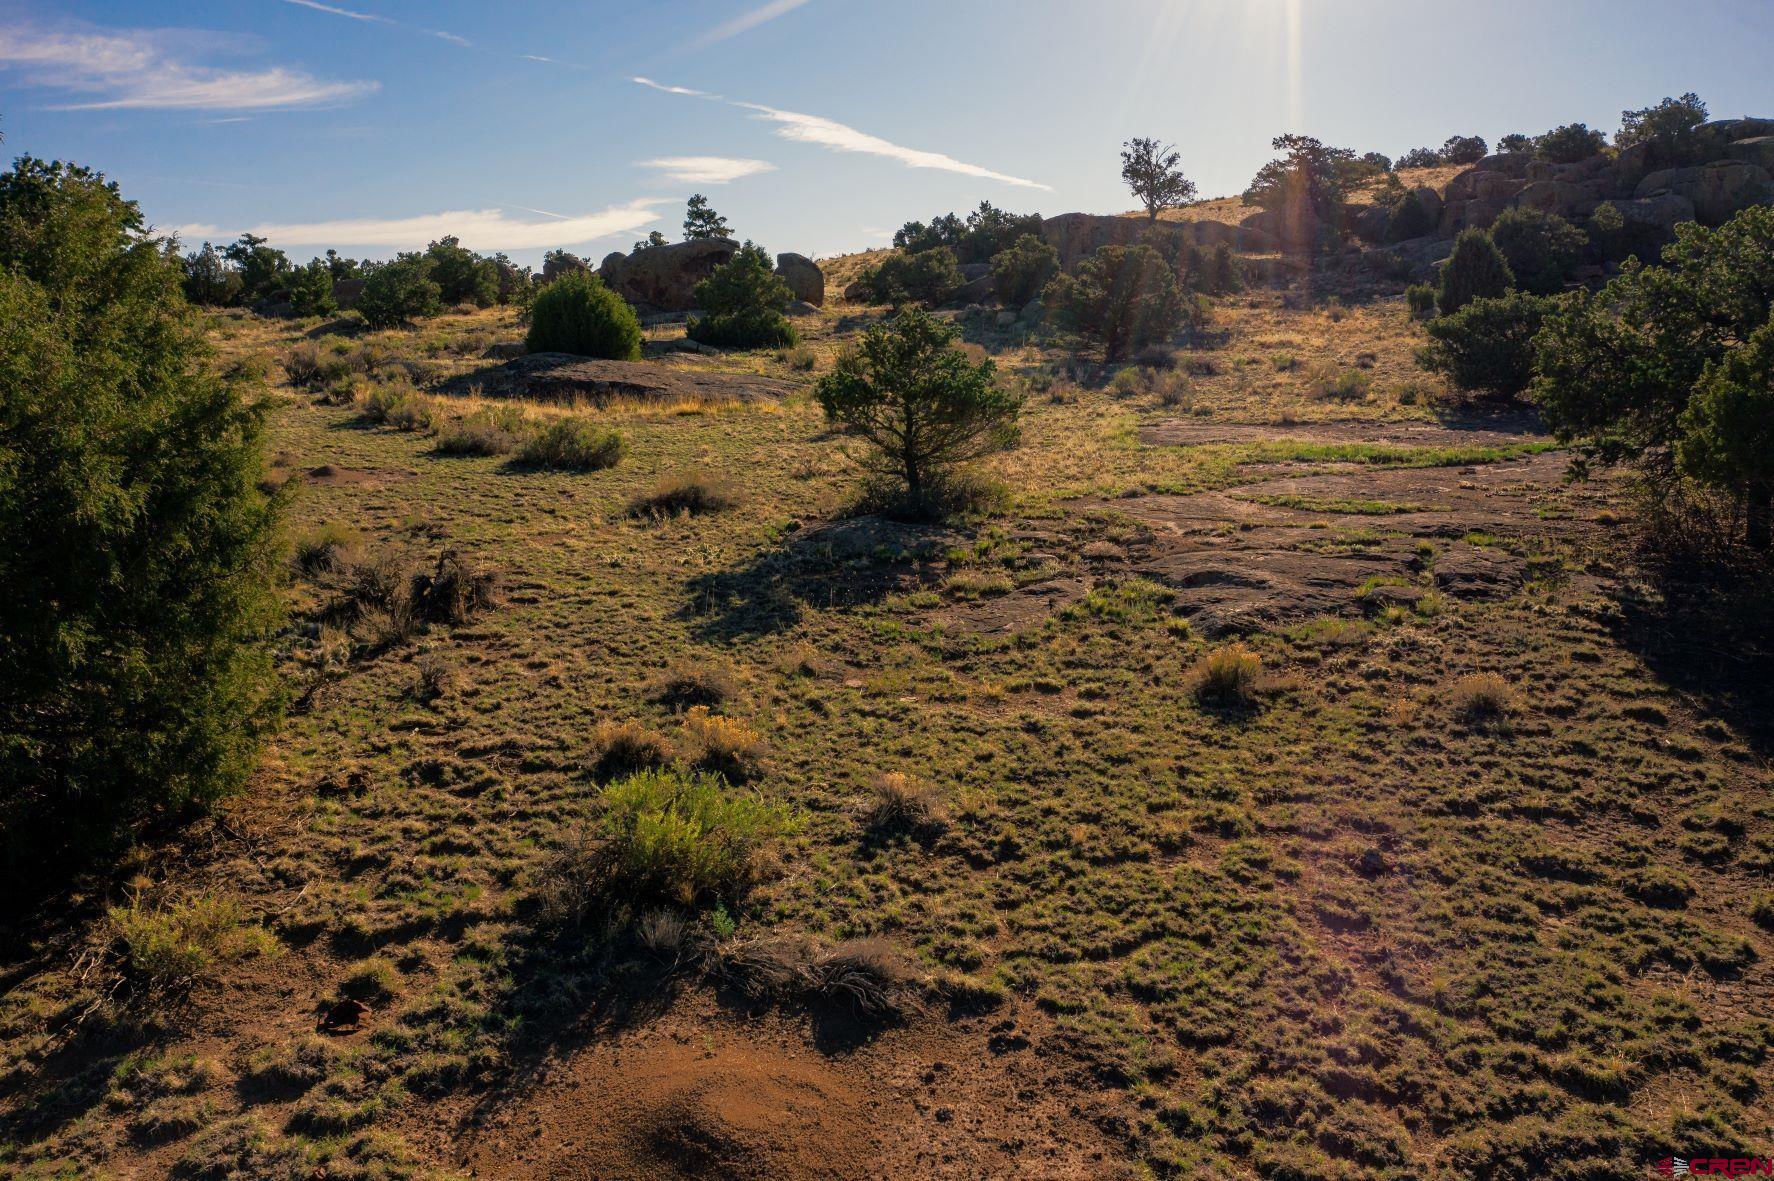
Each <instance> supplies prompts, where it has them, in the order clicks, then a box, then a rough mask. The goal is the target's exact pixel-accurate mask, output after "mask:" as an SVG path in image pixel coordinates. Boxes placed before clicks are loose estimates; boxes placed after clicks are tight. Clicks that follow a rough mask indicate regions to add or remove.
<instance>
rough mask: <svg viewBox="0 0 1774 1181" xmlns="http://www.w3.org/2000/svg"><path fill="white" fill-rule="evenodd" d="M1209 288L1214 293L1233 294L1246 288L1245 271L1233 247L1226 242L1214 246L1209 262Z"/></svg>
mask: <svg viewBox="0 0 1774 1181" xmlns="http://www.w3.org/2000/svg"><path fill="white" fill-rule="evenodd" d="M1207 273H1208V282H1207V290H1208V292H1209V294H1212V295H1232V294H1235V293H1237V292H1239V291H1242V290H1244V271H1243V268H1242V267H1240V266H1239V264H1238V257H1237V256H1236V255H1234V254H1233V253H1232V247H1230V246H1229V245H1227V244H1226V243H1224V242H1221V243H1220V244H1219V245H1218V246H1215V247H1214V248H1213V255H1212V256H1211V257H1210V258H1209V259H1208V263H1207Z"/></svg>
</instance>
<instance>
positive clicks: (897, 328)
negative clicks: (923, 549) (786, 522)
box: [815, 309, 1023, 514]
mask: <svg viewBox="0 0 1774 1181" xmlns="http://www.w3.org/2000/svg"><path fill="white" fill-rule="evenodd" d="M958 335H959V331H958V330H957V329H956V328H955V327H954V325H952V324H944V323H943V322H941V321H939V320H937V319H935V318H933V317H931V316H930V315H928V314H927V313H925V312H922V311H918V310H916V309H908V310H906V311H903V312H900V313H899V314H898V315H897V316H895V317H894V318H893V319H892V320H891V321H889V322H888V323H886V324H881V325H877V326H875V327H874V328H871V329H869V330H868V331H867V332H866V333H864V334H863V338H862V345H861V347H860V348H859V349H858V350H857V351H855V352H851V353H847V354H845V355H844V356H842V357H840V358H839V359H838V363H837V365H836V366H835V367H834V369H833V370H832V372H831V373H829V374H827V375H826V376H825V377H822V378H820V380H819V385H818V387H817V390H816V395H815V396H816V397H817V398H818V400H819V405H820V407H821V408H822V409H823V410H824V411H825V416H826V418H827V420H829V421H830V422H833V423H835V424H837V425H839V426H842V427H844V428H846V429H847V430H850V431H852V432H854V433H855V434H858V435H860V436H862V437H863V438H864V439H866V440H868V441H869V442H870V443H871V444H873V445H874V449H875V458H874V468H875V471H876V472H877V473H878V474H880V475H882V476H884V477H886V478H887V479H890V480H893V481H894V482H895V483H896V484H898V485H900V486H901V487H902V489H903V492H904V495H905V504H904V507H905V508H906V509H907V510H908V511H910V512H912V513H916V514H928V513H930V512H932V511H933V510H934V507H935V505H936V504H937V503H938V500H939V499H940V496H938V495H937V494H938V493H939V491H940V488H941V486H942V485H943V483H944V482H945V481H946V480H949V479H951V478H952V476H953V475H954V473H955V469H956V468H957V467H958V466H959V465H961V464H964V463H968V462H971V461H972V460H975V459H978V458H980V457H981V456H984V455H988V454H990V453H992V452H994V451H998V450H1001V449H1002V448H1004V447H1006V446H1008V445H1009V444H1010V443H1011V442H1012V441H1013V440H1014V439H1015V438H1016V418H1017V415H1018V414H1020V413H1021V411H1022V405H1023V400H1022V397H1021V395H1019V394H1014V393H1011V392H1010V391H1008V390H1006V389H1004V388H1002V387H1001V386H1000V385H999V384H998V381H997V369H996V367H995V366H994V365H993V364H992V362H990V361H982V362H981V363H979V364H978V365H975V364H973V363H972V362H970V361H969V360H968V359H967V356H966V354H965V353H963V352H961V351H960V350H959V349H957V348H955V347H954V344H955V339H956V337H957V336H958Z"/></svg>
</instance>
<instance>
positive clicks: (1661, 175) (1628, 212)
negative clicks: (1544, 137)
mask: <svg viewBox="0 0 1774 1181" xmlns="http://www.w3.org/2000/svg"><path fill="white" fill-rule="evenodd" d="M1446 197H1447V202H1446V208H1445V209H1444V211H1443V213H1442V216H1441V231H1442V233H1443V234H1448V235H1452V234H1457V233H1459V232H1460V231H1461V230H1463V229H1466V228H1468V227H1479V228H1485V227H1488V226H1489V225H1490V224H1491V223H1492V222H1494V221H1496V219H1497V218H1498V217H1499V216H1501V214H1502V213H1503V211H1504V210H1505V209H1510V208H1527V209H1539V210H1544V211H1545V212H1547V213H1556V214H1558V215H1559V216H1560V217H1565V218H1569V219H1571V220H1573V221H1582V220H1583V219H1585V218H1588V217H1590V216H1591V215H1593V214H1594V213H1595V211H1596V210H1597V209H1598V208H1600V207H1601V206H1602V205H1603V204H1611V205H1613V206H1615V207H1616V208H1618V209H1619V210H1620V212H1621V214H1622V215H1624V216H1625V218H1626V220H1627V221H1628V222H1629V223H1631V224H1634V225H1639V226H1656V227H1658V228H1659V229H1662V230H1669V229H1673V227H1674V226H1675V225H1676V224H1678V222H1679V221H1699V222H1700V223H1701V224H1703V225H1708V226H1717V225H1722V224H1724V223H1725V222H1726V221H1729V220H1730V219H1731V218H1732V217H1733V216H1735V215H1736V214H1737V213H1739V212H1741V211H1742V210H1744V209H1748V208H1750V207H1751V206H1755V205H1767V204H1774V119H1721V120H1717V121H1715V122H1712V123H1706V124H1703V125H1702V126H1700V127H1699V128H1697V129H1696V130H1695V131H1694V133H1693V134H1692V135H1691V136H1688V137H1685V138H1684V139H1681V140H1679V141H1678V140H1668V139H1658V140H1649V141H1646V142H1644V143H1637V144H1633V145H1631V146H1630V147H1627V148H1623V149H1621V150H1620V151H1619V152H1617V153H1601V154H1598V155H1596V156H1594V157H1591V158H1590V159H1588V160H1581V161H1578V162H1576V163H1573V164H1557V163H1553V162H1552V161H1548V160H1534V159H1531V158H1530V157H1528V156H1527V155H1525V154H1513V155H1497V156H1486V157H1485V158H1484V159H1483V160H1480V161H1479V162H1478V163H1477V164H1475V165H1473V166H1472V167H1471V168H1469V169H1467V170H1466V171H1465V172H1462V173H1460V174H1459V175H1458V176H1456V177H1454V179H1453V180H1451V181H1449V182H1448V186H1447V193H1446ZM1672 219H1673V220H1672Z"/></svg>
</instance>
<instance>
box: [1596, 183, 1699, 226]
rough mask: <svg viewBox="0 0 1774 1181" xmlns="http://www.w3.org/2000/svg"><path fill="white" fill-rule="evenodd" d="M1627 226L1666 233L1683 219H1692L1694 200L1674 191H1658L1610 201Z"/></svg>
mask: <svg viewBox="0 0 1774 1181" xmlns="http://www.w3.org/2000/svg"><path fill="white" fill-rule="evenodd" d="M1608 204H1610V205H1612V206H1613V207H1614V208H1615V209H1617V210H1619V211H1620V216H1621V218H1623V219H1624V220H1625V222H1626V224H1627V225H1629V226H1650V227H1652V228H1654V229H1657V230H1659V231H1661V232H1662V233H1663V234H1665V235H1668V234H1672V233H1674V232H1675V227H1676V226H1678V225H1680V224H1681V223H1682V222H1684V221H1693V220H1694V202H1692V201H1690V200H1688V199H1687V198H1686V197H1683V196H1680V195H1678V194H1676V193H1659V194H1658V195H1657V196H1655V197H1638V198H1634V199H1633V200H1629V201H1610V202H1608Z"/></svg>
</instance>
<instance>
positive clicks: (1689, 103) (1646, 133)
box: [1614, 91, 1706, 148]
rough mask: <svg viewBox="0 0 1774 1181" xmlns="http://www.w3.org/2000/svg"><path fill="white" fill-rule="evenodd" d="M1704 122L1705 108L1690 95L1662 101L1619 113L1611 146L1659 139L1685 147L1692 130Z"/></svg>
mask: <svg viewBox="0 0 1774 1181" xmlns="http://www.w3.org/2000/svg"><path fill="white" fill-rule="evenodd" d="M1705 122H1706V104H1705V103H1704V102H1702V101H1700V96H1699V95H1698V94H1695V93H1694V92H1693V91H1689V92H1688V93H1687V94H1684V95H1682V96H1681V97H1680V98H1666V99H1664V100H1663V101H1662V102H1660V103H1658V104H1657V105H1656V106H1654V107H1645V108H1644V109H1642V110H1637V111H1621V112H1620V131H1619V133H1618V134H1616V135H1615V136H1614V146H1616V147H1621V148H1626V147H1631V146H1632V145H1633V144H1636V143H1643V142H1645V141H1648V140H1654V139H1661V140H1664V141H1665V142H1668V143H1671V144H1676V145H1685V143H1686V141H1688V140H1689V139H1691V138H1692V137H1693V134H1694V130H1695V128H1697V127H1699V126H1700V125H1701V124H1702V123H1705Z"/></svg>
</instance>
